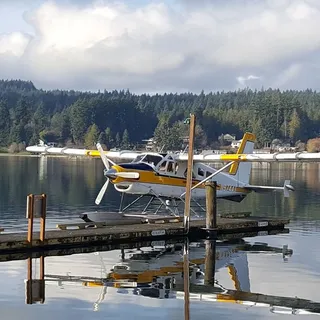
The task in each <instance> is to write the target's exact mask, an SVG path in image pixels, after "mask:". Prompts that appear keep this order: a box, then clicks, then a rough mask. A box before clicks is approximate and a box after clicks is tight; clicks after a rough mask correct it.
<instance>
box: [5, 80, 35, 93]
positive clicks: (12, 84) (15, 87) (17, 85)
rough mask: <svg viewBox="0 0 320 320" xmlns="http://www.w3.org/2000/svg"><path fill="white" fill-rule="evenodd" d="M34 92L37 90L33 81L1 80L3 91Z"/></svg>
mask: <svg viewBox="0 0 320 320" xmlns="http://www.w3.org/2000/svg"><path fill="white" fill-rule="evenodd" d="M6 90H10V91H34V90H37V89H36V87H35V86H34V84H33V83H32V82H31V81H23V80H0V92H1V91H6Z"/></svg>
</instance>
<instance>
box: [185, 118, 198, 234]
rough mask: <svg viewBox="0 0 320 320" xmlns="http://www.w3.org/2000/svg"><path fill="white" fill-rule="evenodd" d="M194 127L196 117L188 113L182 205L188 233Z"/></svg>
mask: <svg viewBox="0 0 320 320" xmlns="http://www.w3.org/2000/svg"><path fill="white" fill-rule="evenodd" d="M195 127H196V117H195V115H194V114H191V115H190V129H189V130H190V131H189V150H188V167H187V183H186V196H185V207H184V221H183V222H184V232H185V233H186V234H187V233H189V226H190V201H191V187H192V171H193V170H192V169H193V148H194V136H195Z"/></svg>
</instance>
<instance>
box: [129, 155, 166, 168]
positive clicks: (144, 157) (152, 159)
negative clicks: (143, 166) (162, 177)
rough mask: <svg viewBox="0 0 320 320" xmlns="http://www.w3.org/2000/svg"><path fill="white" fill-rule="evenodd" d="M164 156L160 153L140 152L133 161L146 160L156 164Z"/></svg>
mask: <svg viewBox="0 0 320 320" xmlns="http://www.w3.org/2000/svg"><path fill="white" fill-rule="evenodd" d="M162 159H163V158H162V157H161V156H160V155H159V156H158V155H153V154H148V153H147V154H140V155H138V156H137V157H136V158H135V159H134V160H133V161H132V162H133V163H137V162H145V163H149V164H151V165H154V166H156V165H157V164H158V163H159V162H160V161H161V160H162Z"/></svg>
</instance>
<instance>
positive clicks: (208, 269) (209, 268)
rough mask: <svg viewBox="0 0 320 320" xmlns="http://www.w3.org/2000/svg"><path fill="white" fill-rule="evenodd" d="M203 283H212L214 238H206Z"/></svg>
mask: <svg viewBox="0 0 320 320" xmlns="http://www.w3.org/2000/svg"><path fill="white" fill-rule="evenodd" d="M204 265H205V271H204V284H207V285H214V275H215V269H216V240H206V257H205V263H204Z"/></svg>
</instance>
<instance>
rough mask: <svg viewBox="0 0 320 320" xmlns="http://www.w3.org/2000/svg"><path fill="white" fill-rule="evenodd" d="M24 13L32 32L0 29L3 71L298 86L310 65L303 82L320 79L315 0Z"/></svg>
mask: <svg viewBox="0 0 320 320" xmlns="http://www.w3.org/2000/svg"><path fill="white" fill-rule="evenodd" d="M24 17H25V19H26V22H27V23H28V24H29V26H30V27H32V29H33V30H34V31H33V32H32V34H31V33H30V34H27V33H22V32H14V33H7V34H0V78H6V77H9V78H12V77H20V78H21V77H24V78H25V79H28V80H32V81H33V82H34V83H35V84H36V86H37V87H42V88H63V89H80V90H98V89H122V88H129V89H130V90H132V91H136V92H155V91H161V92H163V91H185V90H190V91H200V90H202V89H204V90H206V91H208V90H228V89H231V90H233V89H236V88H238V87H242V86H243V85H246V86H247V85H249V86H252V87H258V88H261V87H262V86H263V87H269V86H279V87H280V88H282V89H283V88H288V86H290V88H297V89H303V88H305V87H306V83H304V82H303V81H302V79H304V78H305V76H300V75H302V74H304V75H306V74H308V75H309V77H308V82H307V84H308V87H312V88H313V89H319V80H318V79H317V76H316V75H315V74H314V72H313V70H314V67H315V66H318V65H319V63H320V58H319V49H320V33H319V32H318V30H319V29H320V4H319V3H318V2H317V1H313V0H309V1H307V0H305V1H302V0H293V1H289V0H260V1H255V2H252V1H249V0H237V1H235V0H231V1H219V0H216V1H206V0H202V1H197V2H193V1H181V0H176V1H175V2H168V1H167V2H157V1H154V2H150V3H148V2H141V3H140V4H139V2H136V3H135V5H133V4H132V3H131V4H129V2H119V1H118V2H116V1H98V2H90V1H87V2H85V1H82V2H81V3H80V4H79V3H76V4H75V3H74V1H69V2H68V4H65V2H62V1H57V2H53V1H44V2H43V3H42V4H41V5H40V6H38V7H37V8H35V9H32V10H30V11H28V12H26V13H24ZM310 57H312V64H311V63H310ZM9 66H10V68H9ZM257 80H258V81H257Z"/></svg>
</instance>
